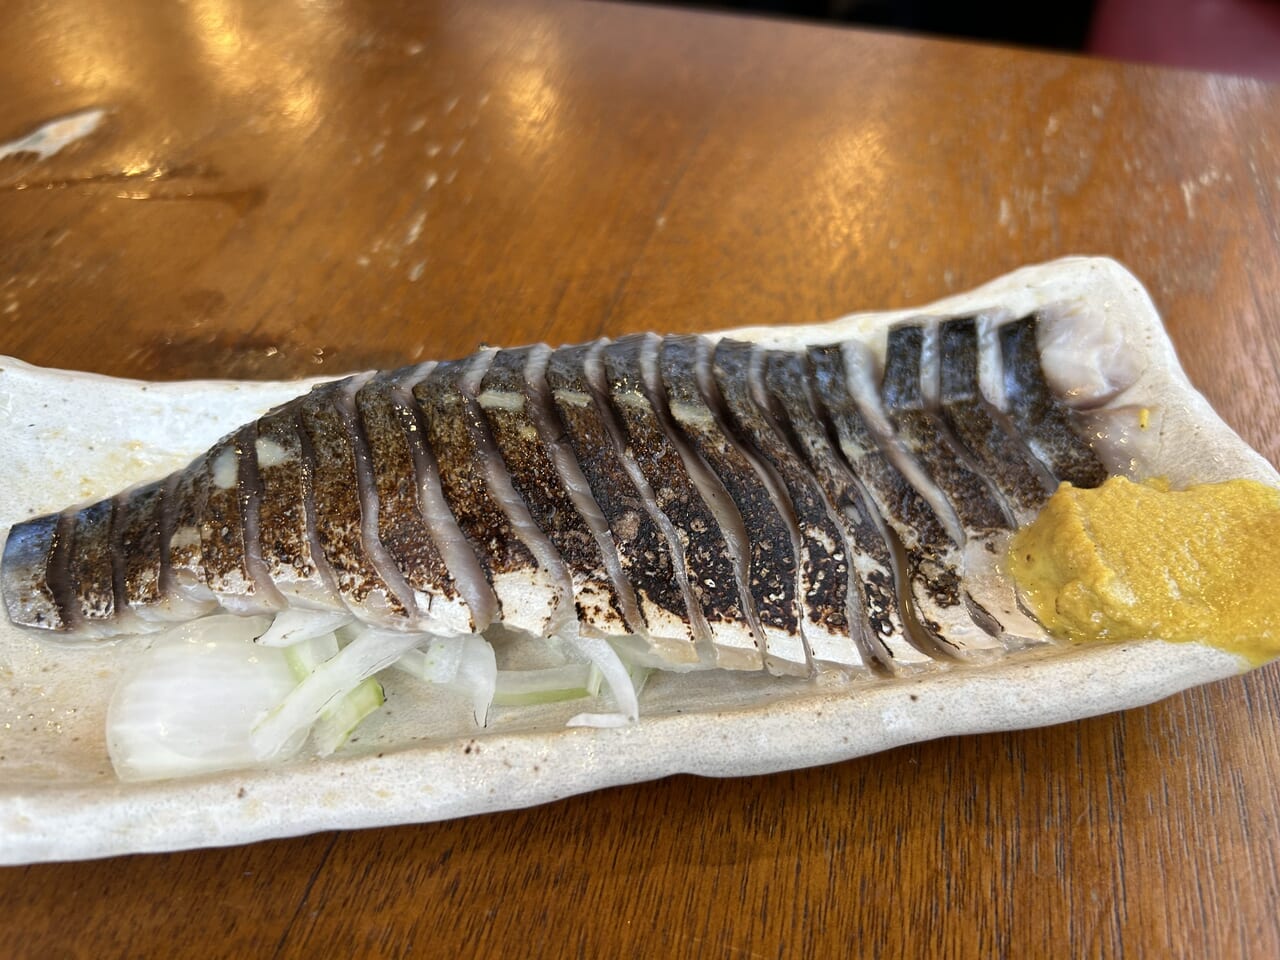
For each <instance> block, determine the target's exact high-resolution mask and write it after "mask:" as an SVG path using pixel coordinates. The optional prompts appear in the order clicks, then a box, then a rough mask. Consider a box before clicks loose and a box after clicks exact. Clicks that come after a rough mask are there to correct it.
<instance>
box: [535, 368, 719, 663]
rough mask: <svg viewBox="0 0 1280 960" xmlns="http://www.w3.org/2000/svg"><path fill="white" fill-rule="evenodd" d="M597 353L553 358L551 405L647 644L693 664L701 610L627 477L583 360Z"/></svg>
mask: <svg viewBox="0 0 1280 960" xmlns="http://www.w3.org/2000/svg"><path fill="white" fill-rule="evenodd" d="M598 347H599V344H597V343H589V344H580V345H578V346H572V347H561V348H560V349H558V350H555V351H553V352H552V354H551V356H550V357H549V358H548V361H547V366H546V370H545V377H546V383H547V387H548V389H549V391H550V397H551V401H552V404H553V405H554V407H555V410H556V414H557V416H558V417H559V419H560V422H561V423H562V424H563V426H564V430H565V434H564V435H565V438H566V439H567V440H568V443H569V446H570V447H571V448H572V451H573V454H574V458H575V460H576V462H577V465H578V467H579V468H580V469H581V471H582V475H583V477H584V478H585V479H586V481H587V485H588V486H589V487H590V490H591V493H592V495H593V497H594V499H595V502H596V503H597V504H598V505H599V507H600V511H601V513H602V514H603V516H604V519H605V521H606V523H607V524H608V527H609V530H610V532H611V533H612V535H613V538H614V542H615V544H616V546H617V553H618V559H619V563H620V564H621V567H622V570H623V573H624V574H625V576H626V578H627V580H628V581H629V582H630V584H631V585H632V587H633V589H634V590H635V595H636V601H637V607H638V612H639V614H640V616H641V617H642V618H643V620H644V625H645V637H646V639H647V640H648V642H649V643H650V644H651V645H652V646H653V647H654V649H655V652H656V654H657V656H658V657H659V658H660V659H663V660H667V661H670V662H672V663H679V664H689V665H692V664H696V663H698V662H699V655H698V651H697V646H696V633H695V629H694V618H695V617H696V616H700V611H697V610H695V609H694V607H693V605H692V604H693V598H692V596H691V594H690V591H689V588H688V584H687V582H686V581H685V575H684V570H683V568H678V567H677V565H676V562H675V560H674V551H675V549H676V547H674V546H673V545H672V544H670V543H668V541H667V539H666V536H665V534H664V533H663V532H662V531H661V529H660V528H659V527H658V525H657V523H656V522H655V520H654V518H653V516H652V515H651V513H650V510H649V507H648V506H647V505H646V503H645V498H644V494H643V493H642V492H641V491H640V489H639V488H638V487H637V486H636V485H635V482H634V480H633V479H632V477H631V475H630V473H628V471H627V469H626V465H625V464H624V463H623V461H622V457H621V453H620V452H619V450H618V444H617V442H616V440H615V437H614V434H613V429H611V426H610V421H609V419H607V418H608V417H609V413H608V411H607V407H606V406H605V405H604V404H603V403H602V402H601V401H599V400H598V399H597V397H596V396H595V392H594V390H593V388H592V386H591V384H590V383H589V382H588V379H587V374H586V364H587V360H588V358H589V356H590V355H591V353H592V351H593V350H595V349H597V348H598Z"/></svg>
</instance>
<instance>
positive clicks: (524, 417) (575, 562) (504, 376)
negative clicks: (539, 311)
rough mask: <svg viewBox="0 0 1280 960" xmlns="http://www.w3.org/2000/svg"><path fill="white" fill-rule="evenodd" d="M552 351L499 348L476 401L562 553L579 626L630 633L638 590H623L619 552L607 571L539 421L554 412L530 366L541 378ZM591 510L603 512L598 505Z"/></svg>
mask: <svg viewBox="0 0 1280 960" xmlns="http://www.w3.org/2000/svg"><path fill="white" fill-rule="evenodd" d="M549 353H550V351H549V349H548V348H546V347H525V348H523V349H517V350H503V351H501V352H499V353H498V354H497V355H496V356H495V357H494V358H493V362H492V363H490V364H489V368H488V370H486V371H485V373H484V378H483V380H482V381H481V382H480V388H479V393H478V395H477V396H476V398H475V399H476V402H477V404H478V405H479V407H480V409H481V411H483V413H484V416H485V418H486V420H487V421H488V424H489V431H490V434H491V436H492V438H493V443H494V446H495V448H496V450H497V453H498V454H499V455H500V457H501V459H502V462H503V463H504V464H505V465H506V470H507V473H508V475H509V477H510V481H511V484H512V486H513V488H514V490H515V491H516V492H517V493H518V494H519V496H520V497H521V499H522V500H523V501H524V503H525V504H526V505H527V509H528V513H529V518H530V521H531V523H532V524H534V525H535V526H536V527H537V529H538V530H540V531H545V535H546V537H547V538H548V539H549V541H550V544H551V546H552V548H553V549H554V550H555V551H556V552H557V553H558V554H559V556H560V557H561V558H562V559H563V563H564V564H565V567H566V571H567V573H568V575H569V576H570V578H571V582H570V584H569V586H568V590H569V595H570V596H572V597H574V598H575V601H576V610H577V615H578V616H579V617H581V620H582V628H583V629H584V630H585V631H587V632H588V633H591V634H594V635H596V636H602V637H619V636H627V635H629V634H632V633H635V632H637V630H638V629H641V628H640V627H639V626H636V627H633V626H632V625H631V624H630V623H628V615H627V613H626V610H627V608H628V607H629V608H630V609H631V610H632V616H633V617H635V612H634V611H635V598H634V595H632V596H631V597H630V598H629V602H628V601H624V600H623V599H622V597H621V596H620V590H619V585H620V584H622V585H624V586H623V589H626V590H628V591H629V585H625V581H623V579H622V576H621V567H620V566H619V565H618V561H617V557H616V554H615V555H614V556H613V558H612V560H613V566H614V569H615V570H616V577H617V579H615V578H614V576H611V575H610V571H609V568H608V565H607V564H606V561H605V557H604V554H603V553H602V544H601V540H600V539H597V537H596V535H595V534H594V533H593V531H592V529H591V527H590V525H589V524H588V521H587V520H586V519H585V518H584V517H583V515H582V513H580V512H579V508H578V505H577V503H575V501H574V498H573V496H572V494H571V493H570V491H569V488H568V486H567V485H566V483H565V481H564V480H563V479H562V477H561V475H560V473H559V471H558V470H557V469H556V465H555V462H554V461H553V459H552V453H551V451H550V450H549V448H548V443H547V441H546V440H545V439H544V436H543V434H544V433H545V432H546V431H545V430H540V429H539V426H538V422H537V420H536V419H535V418H536V417H539V416H541V417H544V418H545V417H546V415H547V413H548V412H549V411H542V410H539V401H538V399H537V397H536V396H531V390H530V387H529V381H528V376H527V374H526V371H527V370H528V368H529V366H530V364H531V363H536V364H538V367H537V369H535V370H534V371H533V374H532V375H533V376H534V377H535V378H541V376H542V368H543V367H545V364H546V358H547V355H548V354H549ZM583 486H585V484H583ZM587 496H588V497H589V496H590V493H589V491H587ZM593 509H594V510H595V512H597V513H598V512H599V508H598V507H594V505H593ZM601 524H602V525H603V518H601ZM604 547H605V548H606V549H609V550H610V551H612V550H613V545H612V541H606V542H605V543H604Z"/></svg>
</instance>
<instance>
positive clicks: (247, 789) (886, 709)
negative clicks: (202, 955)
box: [0, 258, 1280, 864]
mask: <svg viewBox="0 0 1280 960" xmlns="http://www.w3.org/2000/svg"><path fill="white" fill-rule="evenodd" d="M1049 305H1052V306H1053V307H1054V308H1055V309H1068V310H1074V311H1083V312H1085V313H1087V314H1089V315H1090V316H1092V317H1093V318H1094V319H1096V320H1097V321H1098V322H1099V323H1101V324H1104V325H1106V329H1108V330H1115V331H1118V332H1119V334H1120V335H1121V336H1122V338H1123V340H1124V346H1125V349H1126V350H1132V351H1134V356H1135V357H1137V358H1138V359H1139V361H1140V368H1139V369H1140V374H1139V375H1138V378H1137V381H1136V382H1135V383H1134V384H1133V386H1132V387H1130V388H1129V389H1128V390H1126V391H1124V393H1123V394H1122V395H1121V396H1120V397H1117V398H1115V399H1114V400H1113V401H1111V403H1115V404H1119V403H1134V402H1140V403H1142V404H1144V405H1151V406H1159V407H1160V408H1161V410H1162V413H1163V420H1162V424H1161V427H1160V435H1159V437H1158V438H1156V442H1154V443H1153V444H1152V445H1151V446H1150V448H1149V450H1148V451H1147V452H1146V453H1145V454H1144V458H1145V459H1144V462H1143V463H1142V464H1141V468H1142V471H1143V472H1144V473H1146V474H1163V475H1166V476H1168V477H1169V478H1170V479H1171V480H1172V481H1173V482H1174V483H1175V484H1181V483H1187V482H1191V481H1209V480H1217V479H1226V478H1229V477H1251V478H1254V479H1258V480H1262V481H1264V482H1267V483H1272V484H1277V483H1280V477H1278V476H1277V474H1276V472H1275V471H1274V470H1273V469H1272V468H1271V467H1270V465H1269V464H1267V463H1266V461H1265V460H1263V459H1262V458H1261V457H1259V456H1258V455H1257V454H1256V453H1255V452H1253V451H1252V450H1250V449H1249V448H1248V447H1247V446H1246V445H1245V444H1244V443H1243V441H1241V440H1240V439H1239V438H1238V437H1237V436H1236V435H1235V434H1234V433H1233V432H1232V431H1231V430H1230V429H1229V428H1228V427H1227V426H1226V425H1225V424H1224V423H1222V421H1221V420H1220V419H1219V418H1218V417H1217V416H1216V414H1214V413H1213V411H1212V410H1211V409H1210V408H1209V406H1208V404H1207V403H1206V402H1205V401H1204V399H1203V398H1202V397H1201V396H1200V395H1199V394H1198V393H1197V392H1196V391H1195V390H1194V389H1193V388H1192V387H1191V385H1190V384H1189V383H1188V382H1187V380H1186V377H1185V375H1184V374H1183V372H1182V370H1181V368H1180V366H1179V365H1178V362H1177V359H1176V357H1175V356H1174V353H1173V349H1172V346H1171V345H1170V344H1169V341H1168V339H1167V337H1166V335H1165V334H1164V331H1163V329H1162V327H1161V325H1160V322H1159V318H1158V317H1157V315H1156V313H1155V309H1154V307H1153V306H1152V304H1151V302H1150V300H1149V298H1148V297H1147V295H1146V293H1145V292H1144V291H1143V290H1142V287H1141V286H1140V284H1138V282H1137V281H1136V280H1135V279H1134V278H1133V277H1132V276H1131V275H1130V274H1129V273H1128V272H1127V271H1125V270H1124V269H1123V268H1122V267H1120V266H1119V265H1118V264H1116V263H1114V262H1113V261H1110V260H1099V259H1082V258H1073V259H1069V260H1063V261H1058V262H1055V263H1052V264H1046V265H1043V266H1038V267H1028V268H1025V269H1023V270H1019V271H1017V272H1015V273H1013V274H1010V275H1008V276H1006V277H1003V278H1001V279H999V280H996V281H994V282H992V283H990V284H987V285H986V286H984V287H981V288H979V289H977V290H975V291H972V292H971V293H967V294H962V295H959V296H956V297H951V298H948V299H946V300H943V301H940V302H938V303H936V304H932V305H930V306H928V307H925V308H921V309H916V310H906V311H897V312H893V313H879V314H857V315H852V316H850V317H846V318H843V319H842V320H837V321H833V322H832V323H830V324H820V325H812V326H805V327H795V328H785V329H783V328H754V329H747V330H738V331H733V334H734V336H737V337H740V338H749V339H754V340H758V341H762V342H763V341H769V342H776V343H779V344H783V345H785V344H795V343H800V342H804V343H817V342H831V341H833V340H836V339H841V338H844V337H849V336H858V337H861V338H864V339H867V340H868V341H869V342H871V343H872V344H873V346H876V347H877V348H878V349H880V350H881V352H882V351H883V341H884V331H885V330H886V329H887V327H888V325H889V324H890V323H892V322H893V321H895V320H900V319H903V318H906V317H911V316H920V315H957V314H965V313H972V312H977V311H989V310H1001V311H1007V312H1008V313H1010V314H1019V315H1021V314H1025V313H1028V312H1031V311H1032V310H1035V309H1038V308H1041V307H1045V306H1049ZM313 382H314V381H306V382H302V381H299V382H291V383H236V382H189V383H169V384H148V383H142V382H138V381H127V380H117V379H111V378H106V377H99V376H93V375H89V374H79V373H67V372H62V371H55V370H43V369H38V368H35V367H31V366H28V365H26V364H23V363H21V362H20V361H15V360H8V359H5V358H0V529H3V530H4V531H5V535H6V536H7V531H8V528H9V526H10V525H11V524H12V523H13V522H14V521H15V520H18V519H22V518H25V517H28V516H32V515H36V514H41V513H46V512H51V511H54V510H58V509H61V508H63V507H65V506H67V505H68V504H70V503H73V502H77V501H82V500H92V499H97V498H100V497H103V496H109V495H111V494H114V493H115V492H117V491H119V490H121V489H123V488H125V487H128V486H130V485H132V484H136V483H142V482H145V481H149V480H152V479H155V478H158V477H161V476H163V475H165V474H167V473H169V472H171V471H172V470H175V469H178V468H180V467H182V466H184V465H185V464H186V463H187V462H189V461H190V460H191V459H192V457H194V456H195V455H196V454H198V453H200V452H202V451H203V450H204V449H206V448H207V447H208V446H210V445H211V444H212V443H213V442H214V441H216V440H217V439H218V438H219V437H221V436H222V435H224V434H225V433H227V432H229V431H230V430H231V429H233V428H235V427H237V426H239V425H240V424H242V423H244V422H246V421H249V420H252V419H254V418H255V417H257V416H259V415H261V414H262V413H263V412H265V411H266V410H267V409H269V408H270V407H272V406H275V405H277V404H279V403H282V402H284V401H287V400H289V399H291V398H292V397H294V396H297V395H299V394H300V393H302V392H305V391H306V390H307V389H309V388H310V386H311V384H312V383H313ZM139 643H145V640H137V639H127V640H124V641H121V642H118V643H115V644H108V645H98V646H92V647H88V646H86V647H67V646H55V645H52V644H47V643H44V642H41V641H40V640H38V639H37V638H36V637H35V636H33V635H32V634H31V633H28V632H24V631H20V630H18V629H16V628H14V627H12V626H10V625H9V624H8V623H7V622H5V623H2V624H0V724H3V728H2V729H3V734H2V736H0V863H8V864H14V863H28V862H36V861H45V860H68V859H80V858H89V857H103V856H110V855H114V854H122V853H135V852H145V851H161V850H177V849H184V848H190V847H202V846H221V845H227V844H235V843H244V842H248V841H253V840H260V839H265V838H269V837H282V836H292V835H297V834H303V833H309V832H314V831H318V830H329V829H335V828H352V827H370V826H380V825H390V824H398V823H410V822H422V821H430V820H441V819H446V818H450V817H457V816H464V815H469V814H475V813H482V812H486V811H493V810H504V809H512V808H517V807H524V806H530V805H533V804H537V803H543V802H547V801H550V800H555V799H558V798H560V797H565V796H569V795H571V794H576V793H583V792H586V791H589V790H594V789H598V788H601V787H606V786H611V785H616V784H625V783H635V782H639V781H643V780H648V779H653V778H657V777H662V776H666V775H670V774H674V773H695V774H700V775H705V776H723V777H728V776H745V775H752V774H759V773H768V772H773V771H778V770H786V769H791V768H797V767H803V766H811V765H816V764H824V763H833V762H836V761H839V760H844V759H848V758H851V757H857V756H861V755H864V754H868V753H873V752H876V751H878V750H884V749H887V748H889V747H894V746H897V745H900V744H905V743H911V742H914V741H919V740H926V739H930V738H933V737H940V736H946V735H953V734H965V733H979V732H988V731H995V730H1010V729H1018V728H1023V727H1032V726H1041V725H1046V724H1052V723H1059V722H1063V721H1067V720H1072V719H1078V718H1081V717H1086V716H1092V715H1096V714H1100V713H1106V712H1109V711H1113V710H1120V709H1125V708H1127V707H1132V706H1137V705H1140V704H1145V703H1149V702H1152V701H1154V700H1157V699H1160V698H1162V697H1166V696H1168V695H1170V694H1172V693H1175V692H1177V691H1178V690H1181V689H1185V688H1187V687H1190V686H1194V685H1196V684H1200V683H1205V682H1207V681H1211V680H1216V679H1220V678H1223V677H1227V676H1231V675H1233V674H1235V673H1238V672H1240V671H1242V670H1243V669H1245V668H1246V666H1247V665H1246V664H1245V663H1243V662H1242V661H1241V660H1240V659H1238V658H1236V657H1235V656H1232V655H1229V654H1226V653H1223V652H1221V651H1218V650H1215V649H1213V648H1210V647H1207V646H1201V645H1198V644H1176V645H1175V644H1168V643H1164V642H1162V641H1159V640H1154V639H1153V640H1148V641H1143V642H1141V643H1134V644H1125V645H1117V646H1107V647H1091V648H1071V647H1066V646H1062V647H1053V648H1049V649H1043V648H1042V649H1040V650H1038V651H1033V652H1029V653H1025V654H1021V655H1017V656H1011V657H1009V658H1007V659H1005V660H1002V661H999V662H996V663H992V664H987V665H985V666H979V667H964V668H955V669H950V670H947V671H945V672H943V671H935V672H932V673H927V674H923V675H918V676H915V677H911V678H898V679H874V680H868V679H843V678H840V679H836V678H831V677H823V678H820V679H818V680H814V681H801V680H787V679H778V678H771V677H768V676H764V675H761V674H728V673H695V674H683V675H675V674H655V676H654V677H653V679H651V681H650V684H649V686H648V687H647V688H646V690H645V692H644V694H643V697H642V701H641V709H642V715H641V719H640V722H639V723H637V724H635V725H633V726H630V727H626V728H620V729H607V730H600V729H591V728H565V727H564V726H563V724H564V721H565V720H566V719H567V718H568V717H569V716H570V715H572V714H573V713H576V712H578V710H579V709H580V705H578V704H561V705H550V706H546V707H537V708H511V709H499V710H495V711H494V716H493V717H492V719H491V722H490V724H489V726H488V727H486V728H483V729H479V728H476V727H475V726H474V725H473V723H472V721H471V719H470V711H469V709H468V708H467V705H466V704H465V703H464V702H463V701H462V700H461V699H458V698H456V697H454V696H453V695H449V694H440V693H438V692H437V691H436V690H434V689H431V688H429V687H428V686H427V685H426V684H422V683H418V682H417V681H414V680H413V679H411V678H409V677H406V676H399V675H394V673H393V675H391V676H390V677H389V682H388V684H387V688H388V691H387V692H388V701H387V705H386V707H385V708H384V710H383V711H382V712H381V713H380V714H378V715H376V716H375V717H373V718H371V719H370V720H369V721H368V722H367V723H366V724H365V725H364V726H362V727H361V728H360V730H359V731H358V734H357V739H356V740H355V741H353V742H352V743H350V744H348V745H347V746H346V747H345V748H343V750H342V751H341V752H340V753H339V754H338V755H335V756H333V757H330V758H327V759H323V760H319V759H309V760H298V761H294V762H291V763H288V764H284V765H280V766H276V767H272V768H265V769H251V770H243V771H237V772H232V773H224V774H218V775H211V776H204V777H198V778H191V779H186V780H173V781H164V782H155V783H121V782H120V781H118V780H117V779H116V778H115V776H114V774H113V773H112V771H111V766H110V762H109V761H108V758H107V754H106V747H105V736H104V723H105V714H106V706H107V702H108V700H109V697H110V693H111V690H112V686H113V682H114V679H115V678H116V677H117V676H118V675H119V672H120V671H121V669H122V666H123V665H124V664H125V663H126V662H127V661H128V658H129V657H130V655H131V653H132V652H133V651H134V650H136V649H137V645H138V644H139Z"/></svg>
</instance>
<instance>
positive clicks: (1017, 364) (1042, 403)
mask: <svg viewBox="0 0 1280 960" xmlns="http://www.w3.org/2000/svg"><path fill="white" fill-rule="evenodd" d="M1039 324H1040V319H1039V317H1038V316H1036V315H1034V314H1033V315H1031V316H1027V317H1023V318H1021V319H1019V320H1013V321H1010V322H1008V323H1005V324H1003V325H1002V326H1001V327H1000V329H999V338H1000V353H1001V357H1002V359H1003V365H1004V393H1005V400H1006V402H1007V404H1008V407H1009V416H1010V417H1011V418H1012V419H1013V422H1014V425H1015V426H1016V427H1017V429H1018V432H1019V434H1020V435H1021V436H1023V437H1025V438H1026V441H1027V445H1028V446H1029V447H1030V448H1031V450H1032V452H1033V453H1034V454H1035V455H1036V457H1037V458H1039V460H1040V462H1041V463H1043V464H1044V465H1045V466H1046V467H1048V469H1049V472H1050V473H1051V474H1053V475H1054V476H1055V477H1056V478H1057V479H1059V480H1066V481H1068V482H1070V483H1071V484H1073V485H1074V486H1077V487H1096V486H1099V485H1100V484H1101V483H1102V481H1103V480H1105V479H1106V478H1107V469H1106V467H1105V466H1103V464H1102V461H1101V460H1099V459H1098V456H1097V454H1096V453H1094V451H1093V449H1092V448H1091V447H1090V446H1089V445H1088V444H1087V443H1085V442H1084V440H1083V439H1081V437H1080V435H1079V434H1078V433H1077V432H1076V430H1075V429H1074V428H1073V427H1072V425H1071V416H1070V414H1071V411H1070V410H1069V408H1068V407H1067V406H1066V404H1064V403H1063V402H1062V401H1060V400H1059V399H1058V398H1057V397H1056V396H1055V395H1054V393H1053V390H1052V388H1051V387H1050V386H1049V383H1048V381H1047V380H1045V377H1044V369H1043V368H1042V367H1041V365H1040V347H1039V345H1038V342H1037V339H1036V338H1037V330H1038V328H1039Z"/></svg>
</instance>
